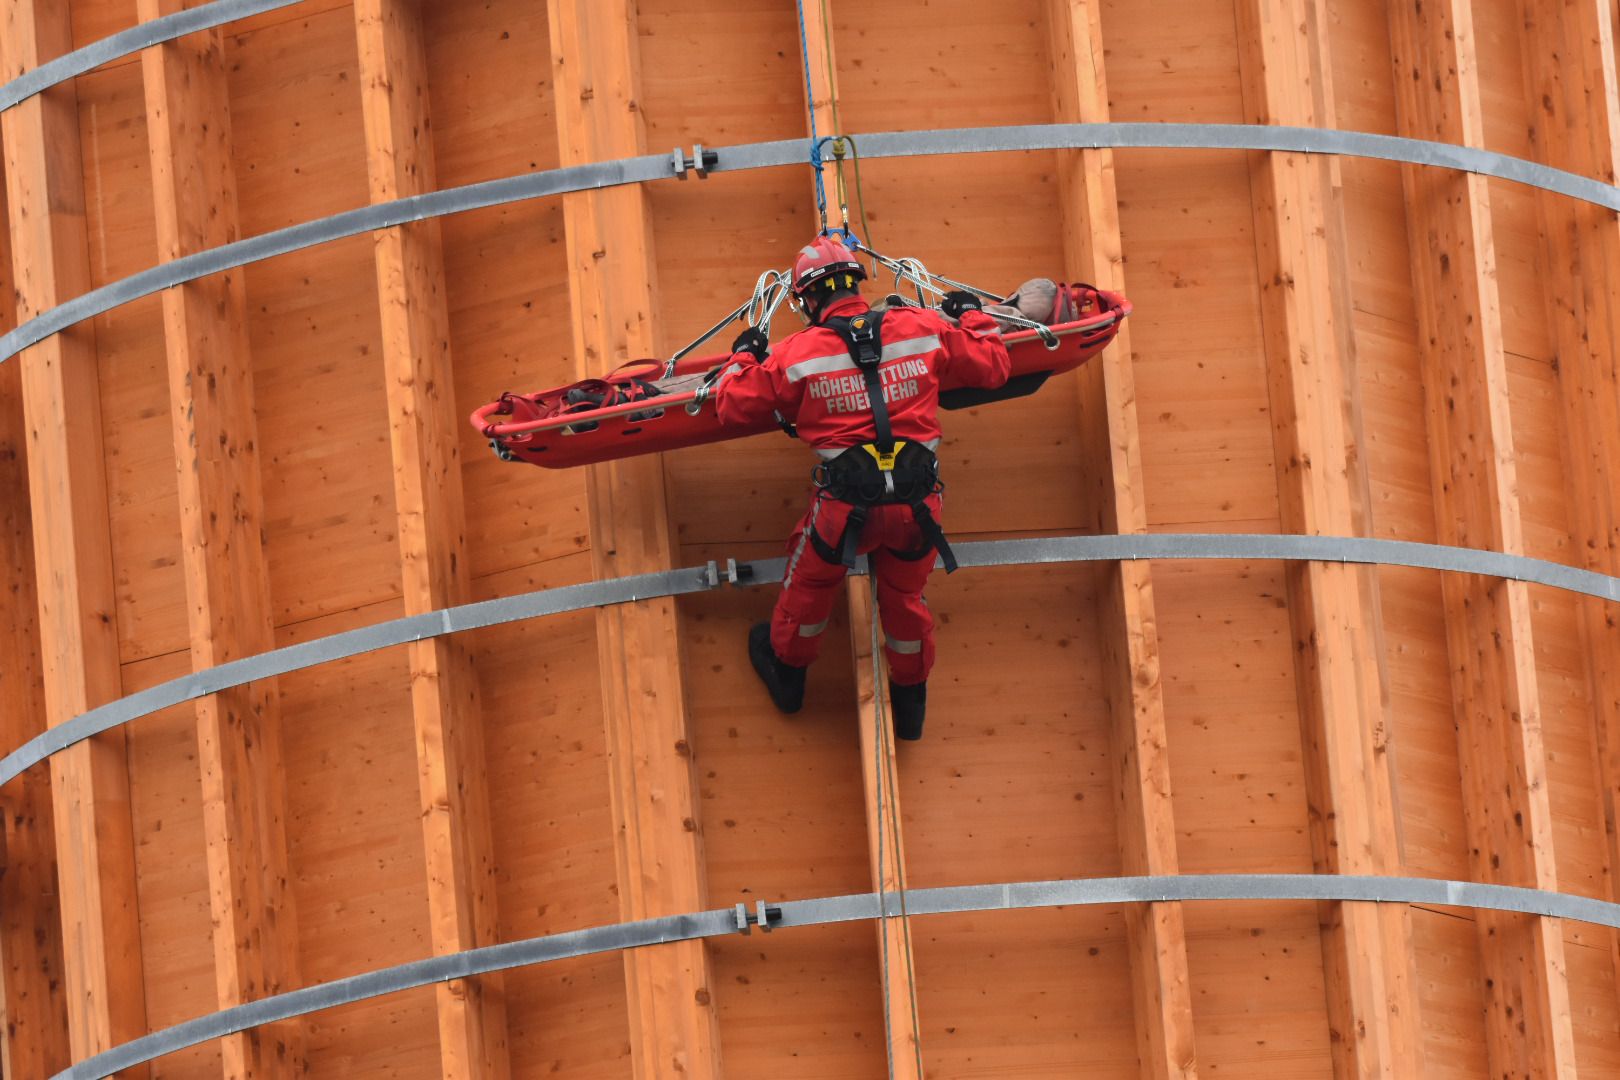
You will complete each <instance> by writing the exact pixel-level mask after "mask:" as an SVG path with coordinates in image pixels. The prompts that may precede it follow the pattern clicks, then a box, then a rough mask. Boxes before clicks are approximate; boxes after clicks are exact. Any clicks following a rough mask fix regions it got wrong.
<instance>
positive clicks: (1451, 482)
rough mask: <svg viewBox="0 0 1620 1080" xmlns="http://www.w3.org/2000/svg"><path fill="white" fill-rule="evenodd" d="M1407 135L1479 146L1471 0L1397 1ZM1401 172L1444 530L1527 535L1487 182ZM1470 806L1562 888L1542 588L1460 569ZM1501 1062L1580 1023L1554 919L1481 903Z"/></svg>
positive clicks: (1513, 1066) (1504, 1065)
mask: <svg viewBox="0 0 1620 1080" xmlns="http://www.w3.org/2000/svg"><path fill="white" fill-rule="evenodd" d="M1390 21H1391V25H1390V40H1391V44H1392V46H1393V56H1392V61H1393V72H1394V76H1395V80H1394V81H1395V86H1396V113H1397V117H1398V121H1399V134H1402V135H1407V136H1411V137H1414V138H1422V139H1435V140H1438V141H1441V142H1449V143H1457V144H1464V145H1469V146H1480V145H1483V123H1482V116H1481V107H1480V89H1479V78H1480V73H1479V71H1478V69H1477V61H1476V56H1475V49H1474V41H1473V22H1472V13H1471V11H1470V9H1469V7H1468V5H1467V3H1465V2H1463V0H1440V2H1438V3H1427V4H1423V5H1422V6H1421V7H1417V6H1413V5H1405V4H1392V5H1391V7H1390ZM1402 182H1403V187H1404V189H1405V196H1406V203H1407V217H1408V222H1409V225H1410V229H1411V237H1412V240H1411V258H1412V276H1413V279H1414V285H1415V287H1416V293H1417V301H1418V303H1417V307H1418V319H1419V325H1420V328H1421V333H1422V337H1423V339H1424V341H1425V343H1426V347H1425V349H1424V357H1423V381H1424V396H1425V399H1426V404H1427V412H1428V417H1429V433H1428V435H1429V447H1430V461H1431V468H1432V470H1433V472H1432V476H1433V487H1434V493H1435V507H1436V518H1437V534H1438V539H1439V541H1440V542H1441V543H1444V544H1458V545H1463V546H1468V547H1479V548H1487V549H1492V550H1497V551H1506V552H1512V553H1519V552H1522V551H1523V549H1524V540H1523V535H1522V533H1523V530H1522V525H1521V520H1520V514H1519V505H1518V489H1517V484H1518V480H1517V476H1516V468H1515V463H1514V451H1513V435H1512V430H1511V426H1510V422H1509V414H1508V395H1507V371H1506V363H1505V358H1504V354H1503V347H1502V322H1501V307H1500V298H1499V295H1498V292H1497V285H1496V250H1495V241H1494V236H1493V233H1492V224H1491V212H1490V195H1489V188H1488V186H1487V184H1486V181H1485V180H1484V179H1483V178H1481V177H1478V176H1471V175H1463V174H1458V173H1453V172H1449V171H1445V170H1438V169H1430V170H1425V169H1419V168H1417V167H1412V166H1408V167H1405V168H1403V170H1402ZM1443 595H1444V597H1445V603H1446V609H1447V610H1446V637H1447V645H1448V650H1449V652H1450V660H1451V669H1452V681H1451V686H1452V696H1453V700H1454V702H1455V710H1456V719H1457V730H1458V738H1459V750H1460V757H1461V763H1462V772H1463V789H1464V790H1463V805H1464V808H1465V814H1466V817H1467V823H1468V834H1469V846H1470V849H1471V852H1472V865H1473V872H1474V874H1475V875H1476V880H1479V881H1486V882H1494V883H1499V884H1507V885H1522V886H1528V887H1532V888H1545V889H1551V888H1555V887H1556V883H1557V874H1556V866H1555V862H1554V858H1553V850H1552V820H1551V807H1550V805H1549V801H1548V793H1547V784H1546V751H1545V748H1544V746H1543V743H1542V737H1541V718H1540V701H1539V694H1538V687H1537V677H1536V666H1535V650H1534V643H1533V641H1532V634H1531V629H1530V600H1529V594H1528V587H1527V586H1525V585H1524V584H1522V583H1518V582H1501V581H1491V580H1488V579H1477V578H1464V577H1461V576H1459V575H1446V580H1445V581H1444V583H1443ZM1478 922H1479V933H1480V945H1481V954H1482V959H1483V967H1484V973H1485V976H1486V980H1487V982H1486V985H1487V988H1488V989H1487V995H1486V996H1487V1014H1486V1015H1487V1041H1488V1044H1489V1052H1490V1058H1491V1066H1492V1071H1493V1072H1496V1073H1498V1074H1512V1075H1538V1076H1542V1075H1544V1076H1554V1075H1559V1076H1562V1075H1572V1074H1573V1071H1574V1069H1575V1056H1574V1054H1575V1050H1574V1034H1573V1029H1572V1027H1571V1024H1570V1016H1569V992H1568V988H1567V986H1566V984H1565V980H1564V972H1565V970H1566V968H1565V962H1564V940H1563V935H1562V932H1561V930H1560V928H1559V926H1558V924H1557V922H1556V921H1555V920H1551V919H1544V918H1539V917H1535V916H1518V915H1500V914H1488V913H1481V914H1480V916H1479V920H1478Z"/></svg>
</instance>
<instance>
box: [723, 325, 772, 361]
mask: <svg viewBox="0 0 1620 1080" xmlns="http://www.w3.org/2000/svg"><path fill="white" fill-rule="evenodd" d="M770 347H771V341H770V338H767V337H766V336H765V335H764V334H762V333H760V332H759V327H757V326H750V327H749V328H748V329H746V330H744V331H743V332H742V333H740V334H738V335H737V340H736V341H733V342H732V343H731V351H732V354H733V355H735V354H737V353H751V354H752V355H753V357H754V359H755V360H758V361H759V362H760V363H762V364H763V363H764V362H765V354H766V352H767V351H768V350H769V349H770Z"/></svg>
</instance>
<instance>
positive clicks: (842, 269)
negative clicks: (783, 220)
mask: <svg viewBox="0 0 1620 1080" xmlns="http://www.w3.org/2000/svg"><path fill="white" fill-rule="evenodd" d="M833 274H852V275H854V279H855V281H865V280H866V268H865V267H863V266H862V265H861V264H860V261H859V260H857V259H856V258H855V253H854V252H852V251H850V250H849V248H847V247H845V246H844V244H843V242H842V241H839V240H834V239H833V238H832V237H830V236H826V235H822V236H818V237H816V238H815V239H814V240H812V241H810V243H809V244H807V245H806V246H804V247H802V248H800V249H799V257H798V258H797V259H795V260H794V262H793V295H794V296H803V295H804V294H805V293H806V292H807V291H808V290H809V289H810V287H811V286H812V285H814V284H815V283H816V282H818V281H822V280H825V279H826V278H828V277H831V276H832V275H833ZM851 284H852V285H853V282H851Z"/></svg>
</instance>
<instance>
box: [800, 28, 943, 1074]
mask: <svg viewBox="0 0 1620 1080" xmlns="http://www.w3.org/2000/svg"><path fill="white" fill-rule="evenodd" d="M832 12H833V0H827V3H825V4H823V3H820V2H819V0H811V2H808V3H806V4H805V5H804V29H803V33H804V41H803V45H804V47H805V50H806V53H807V56H808V59H807V60H806V61H805V63H806V64H807V65H808V67H809V77H810V85H809V86H808V87H807V90H808V92H809V94H810V100H809V101H807V102H805V109H806V116H807V117H813V118H814V120H815V128H816V131H817V134H818V135H831V134H834V133H836V132H837V130H838V128H837V125H836V123H835V122H834V109H835V108H836V107H837V103H838V78H837V73H838V58H837V54H836V52H835V50H834V48H833V31H832V25H831V22H830V19H831V18H832ZM806 134H808V132H806ZM829 156H830V155H829ZM824 182H825V185H826V189H827V202H828V206H827V213H828V216H829V218H831V219H832V221H831V223H832V224H834V225H836V224H838V217H839V210H838V195H837V185H836V183H835V181H834V172H833V170H832V169H831V168H828V169H827V170H826V177H825V181H824ZM848 600H849V641H850V649H851V653H852V655H853V656H854V658H855V692H856V699H855V700H856V722H857V724H858V725H859V731H860V742H861V785H862V786H861V790H862V796H863V802H864V806H865V814H866V843H867V856H868V859H869V861H870V863H871V867H872V887H873V888H874V889H881V890H887V891H891V892H892V891H894V890H896V889H899V888H900V887H901V882H902V881H904V880H905V865H906V849H905V839H904V835H903V834H902V832H901V829H900V817H901V808H900V783H899V778H898V772H897V769H898V768H899V765H898V763H897V762H896V760H895V753H894V742H895V740H894V734H893V728H892V727H891V726H889V724H890V719H889V717H890V714H889V712H888V710H887V709H885V710H884V711H883V714H882V716H881V717H880V716H879V713H878V704H877V686H878V684H877V681H876V679H875V677H874V672H875V669H874V668H873V662H874V658H873V652H872V632H873V627H874V623H875V621H876V620H877V618H878V615H877V611H876V610H875V608H874V605H873V597H872V587H871V583H870V581H869V580H868V579H859V580H857V579H855V578H854V577H853V575H852V576H851V580H850V581H849V584H848ZM883 693H884V696H885V698H886V697H887V695H888V687H887V683H886V682H885V685H884V689H883ZM877 945H878V962H879V965H880V969H881V971H882V973H883V985H882V987H881V995H882V996H881V1000H882V1003H883V1020H884V1031H885V1035H886V1038H887V1040H888V1058H889V1062H890V1073H891V1075H892V1076H895V1077H912V1078H916V1080H921V1077H922V1069H923V1066H922V1055H921V1051H920V1044H919V1039H920V1037H921V1033H920V1032H919V1031H918V1029H917V1020H918V1017H919V1015H920V1014H919V1010H918V1004H917V984H916V980H915V978H914V972H915V971H916V964H915V960H914V957H913V956H912V950H911V920H910V919H909V918H896V919H881V920H879V921H878V924H877Z"/></svg>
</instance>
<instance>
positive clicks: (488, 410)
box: [469, 288, 1131, 469]
mask: <svg viewBox="0 0 1620 1080" xmlns="http://www.w3.org/2000/svg"><path fill="white" fill-rule="evenodd" d="M1085 292H1086V294H1087V296H1086V302H1085V303H1084V304H1083V305H1082V306H1081V311H1082V313H1086V312H1090V314H1085V316H1084V317H1083V318H1081V319H1079V320H1077V321H1075V322H1068V323H1061V324H1058V325H1056V326H1052V327H1050V330H1051V332H1052V333H1053V334H1054V335H1055V336H1056V337H1057V347H1056V348H1050V347H1048V345H1047V344H1046V343H1045V342H1044V341H1043V340H1042V339H1041V336H1040V334H1039V333H1038V332H1037V331H1035V330H1021V331H1018V332H1016V333H1009V334H1005V335H1003V339H1004V340H1005V341H1006V343H1007V352H1008V353H1009V354H1010V355H1011V357H1012V376H1011V378H1010V379H1009V380H1008V387H1007V390H1006V391H1004V392H1001V391H990V392H984V391H972V392H970V393H964V394H963V395H962V396H959V397H957V398H956V399H955V400H954V402H953V398H952V395H953V393H955V391H952V390H951V389H950V388H946V390H945V391H944V392H943V393H942V394H941V399H940V403H941V405H943V406H944V407H945V408H951V407H953V404H954V406H955V407H957V408H963V407H967V406H970V405H979V404H987V403H989V402H992V401H997V400H1004V399H1007V398H1013V397H1021V396H1024V395H1026V394H1029V393H1032V392H1033V391H1034V390H1035V389H1037V388H1039V386H1040V384H1041V383H1042V382H1043V381H1044V380H1045V379H1046V377H1048V376H1050V375H1059V374H1062V373H1063V372H1065V371H1071V370H1073V369H1074V368H1077V367H1079V366H1080V365H1081V364H1083V363H1085V362H1086V361H1087V360H1089V359H1091V358H1092V357H1093V356H1096V355H1097V354H1098V353H1099V352H1101V351H1102V350H1103V349H1104V348H1105V347H1106V346H1107V345H1108V343H1109V342H1111V341H1113V340H1114V337H1115V335H1117V334H1118V333H1119V327H1120V322H1121V321H1122V320H1123V319H1124V318H1125V317H1126V316H1128V315H1129V314H1130V313H1131V303H1130V301H1129V300H1127V299H1125V297H1124V296H1123V295H1121V294H1120V293H1114V292H1107V291H1104V290H1101V289H1090V288H1086V289H1085ZM729 359H730V357H729V356H714V355H710V356H704V357H688V358H687V359H685V360H682V361H680V362H679V363H678V364H676V365H675V368H674V371H673V372H669V373H666V371H665V368H666V365H665V363H664V362H663V361H662V360H645V361H638V362H636V363H632V364H627V365H626V366H625V367H623V368H620V369H619V370H618V371H615V372H613V373H612V374H611V375H608V376H606V377H605V378H603V379H591V380H587V381H585V382H579V383H569V384H568V385H567V386H559V387H556V388H554V389H551V390H542V391H540V392H539V393H535V394H514V393H510V392H508V393H505V394H502V395H501V396H500V397H499V398H497V399H495V400H494V401H492V402H490V403H489V404H488V405H485V406H483V407H482V408H480V409H478V410H477V411H475V412H474V413H473V414H472V416H471V417H470V418H469V420H470V422H471V423H472V425H473V427H474V428H476V429H477V430H478V431H479V432H480V433H481V434H483V435H484V436H485V437H486V438H489V439H492V440H495V441H496V442H497V443H498V445H499V447H500V448H501V449H503V450H504V451H505V455H506V456H507V457H508V458H510V459H512V460H517V461H525V462H528V463H529V464H531V465H539V466H541V467H543V468H547V469H569V468H573V467H574V466H576V465H593V464H596V463H598V462H602V461H611V460H613V459H615V458H623V457H631V456H633V455H636V454H653V453H658V452H660V451H664V450H678V449H680V448H681V447H683V446H699V445H702V444H703V443H712V442H721V441H723V440H726V439H740V438H743V437H745V436H748V435H758V434H760V433H762V432H766V431H776V430H778V427H777V425H776V424H774V423H771V422H769V421H767V422H765V423H760V424H749V425H729V424H722V423H721V422H720V419H719V417H717V416H716V415H715V411H714V400H713V398H712V397H710V396H709V392H708V386H707V385H706V384H705V382H704V377H705V376H706V375H707V374H708V373H709V372H711V371H712V370H714V368H715V367H716V366H718V365H720V364H723V363H725V362H727V361H728V360H729ZM651 390H655V391H656V392H650V391H651ZM569 391H583V392H585V393H588V394H589V395H590V396H591V397H597V396H600V397H601V398H602V400H604V401H609V402H611V401H614V400H615V399H629V400H621V401H619V403H617V404H608V405H594V404H591V403H590V402H589V401H585V402H581V401H580V400H578V399H579V398H580V397H581V396H582V395H581V393H576V394H575V395H574V398H575V400H573V401H570V400H568V398H569Z"/></svg>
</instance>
